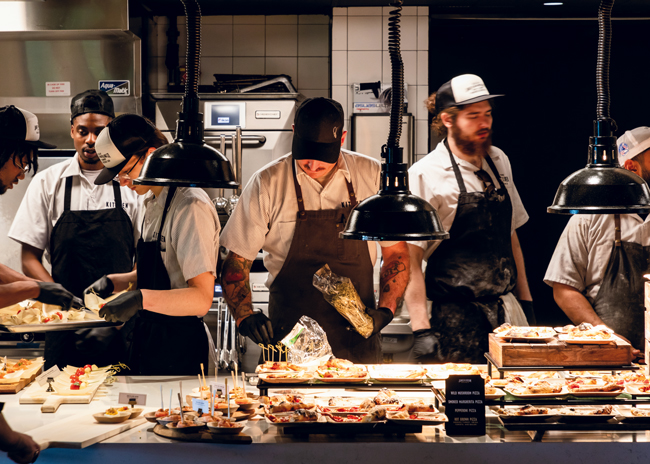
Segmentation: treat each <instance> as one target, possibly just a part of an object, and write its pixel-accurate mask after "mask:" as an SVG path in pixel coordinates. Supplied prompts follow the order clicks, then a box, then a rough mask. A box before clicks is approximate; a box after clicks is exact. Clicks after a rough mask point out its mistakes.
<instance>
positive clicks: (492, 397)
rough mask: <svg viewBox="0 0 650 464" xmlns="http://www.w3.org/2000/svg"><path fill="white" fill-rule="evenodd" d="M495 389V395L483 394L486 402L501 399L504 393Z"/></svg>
mask: <svg viewBox="0 0 650 464" xmlns="http://www.w3.org/2000/svg"><path fill="white" fill-rule="evenodd" d="M495 389H496V393H492V394H490V395H488V394H487V393H486V394H485V399H486V400H496V399H497V398H501V397H502V396H503V395H505V394H506V392H504V391H503V390H501V389H500V388H496V387H495Z"/></svg>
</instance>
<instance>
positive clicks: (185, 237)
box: [142, 187, 221, 289]
mask: <svg viewBox="0 0 650 464" xmlns="http://www.w3.org/2000/svg"><path fill="white" fill-rule="evenodd" d="M168 193H169V187H165V188H164V189H163V190H162V192H161V193H160V196H158V197H155V196H154V195H153V194H152V193H149V194H147V195H146V196H145V200H144V206H145V214H144V225H143V227H142V238H143V240H144V241H145V242H150V241H153V240H155V239H156V237H157V235H158V230H159V229H160V221H161V220H162V214H163V209H164V208H165V201H167V194H168ZM220 230H221V225H220V224H219V216H218V214H217V210H216V209H215V207H214V205H213V204H212V202H211V201H210V197H209V196H208V194H207V193H205V191H204V190H202V189H200V188H189V187H178V188H177V189H176V195H175V196H174V199H173V200H172V202H171V204H170V205H169V211H167V216H166V217H165V224H164V225H163V229H162V238H161V243H160V246H161V253H160V254H161V256H162V259H163V263H164V264H165V269H166V270H167V274H168V275H169V282H170V284H171V288H172V289H175V288H187V281H188V280H190V279H193V278H194V277H196V276H198V275H200V274H203V273H204V272H209V273H211V274H212V275H213V276H215V277H216V273H217V257H218V256H219V231H220Z"/></svg>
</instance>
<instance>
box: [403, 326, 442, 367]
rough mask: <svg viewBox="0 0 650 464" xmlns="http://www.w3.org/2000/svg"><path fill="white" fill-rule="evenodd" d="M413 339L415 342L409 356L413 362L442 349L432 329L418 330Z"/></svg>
mask: <svg viewBox="0 0 650 464" xmlns="http://www.w3.org/2000/svg"><path fill="white" fill-rule="evenodd" d="M413 337H414V338H415V341H414V342H413V348H411V353H410V355H409V358H411V360H417V359H418V358H421V357H422V356H426V355H429V354H432V353H435V352H437V351H438V350H439V349H440V340H438V337H436V335H435V334H434V333H433V330H432V329H422V330H416V331H414V332H413Z"/></svg>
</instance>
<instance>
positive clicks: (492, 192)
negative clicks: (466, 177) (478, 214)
mask: <svg viewBox="0 0 650 464" xmlns="http://www.w3.org/2000/svg"><path fill="white" fill-rule="evenodd" d="M474 174H476V177H478V178H479V179H480V180H481V182H483V192H485V197H486V198H487V199H488V200H489V201H494V200H497V201H503V200H505V198H506V196H505V195H504V194H502V193H501V190H497V188H496V187H495V186H494V182H492V177H490V175H489V174H488V173H487V172H486V171H485V170H483V169H479V170H478V171H474Z"/></svg>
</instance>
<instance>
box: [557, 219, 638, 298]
mask: <svg viewBox="0 0 650 464" xmlns="http://www.w3.org/2000/svg"><path fill="white" fill-rule="evenodd" d="M649 231H650V216H648V217H647V218H646V220H645V222H644V221H643V220H642V219H641V218H640V217H639V215H638V214H621V240H623V241H624V242H633V243H639V244H641V245H643V246H649V245H650V233H649ZM614 238H615V232H614V215H613V214H576V215H573V216H571V219H569V222H568V223H567V225H566V227H565V228H564V231H563V232H562V235H561V236H560V240H558V242H557V246H556V247H555V252H554V253H553V257H552V258H551V262H550V263H549V265H548V269H547V270H546V275H545V276H544V282H546V283H547V284H548V285H550V286H553V283H554V282H558V283H561V284H565V285H569V286H571V287H574V288H575V289H577V290H578V291H579V292H582V294H583V295H585V296H586V297H587V299H588V300H589V301H590V303H593V301H594V299H595V298H596V295H597V294H598V290H600V285H601V283H602V280H603V277H604V276H605V270H606V268H607V263H608V262H609V258H610V255H611V253H612V246H613V245H614Z"/></svg>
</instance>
